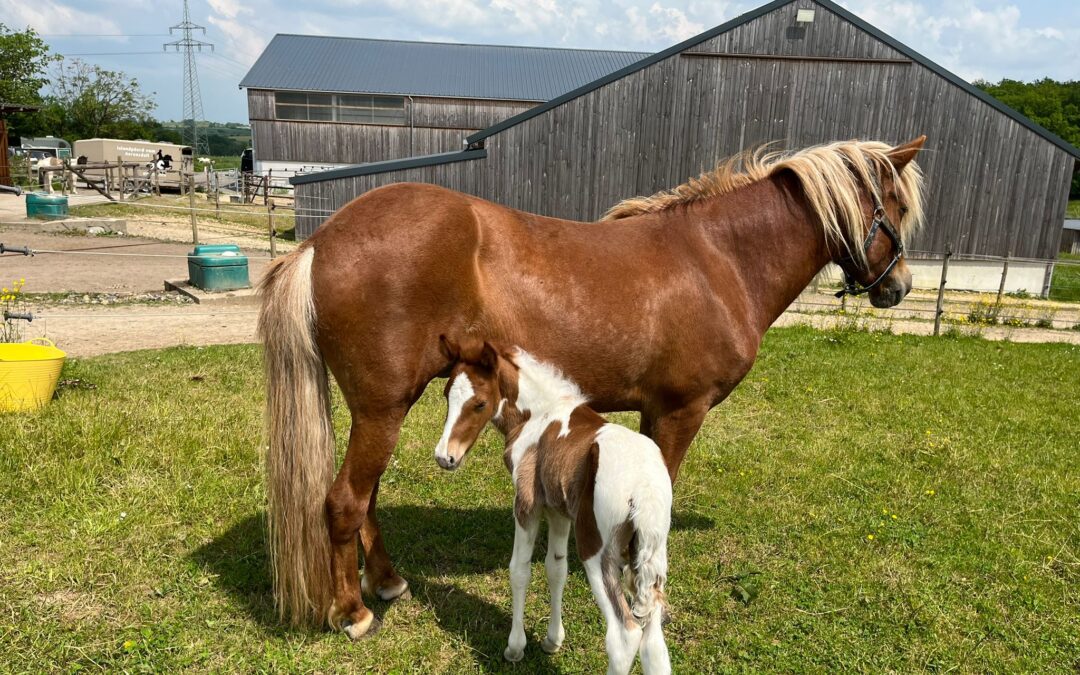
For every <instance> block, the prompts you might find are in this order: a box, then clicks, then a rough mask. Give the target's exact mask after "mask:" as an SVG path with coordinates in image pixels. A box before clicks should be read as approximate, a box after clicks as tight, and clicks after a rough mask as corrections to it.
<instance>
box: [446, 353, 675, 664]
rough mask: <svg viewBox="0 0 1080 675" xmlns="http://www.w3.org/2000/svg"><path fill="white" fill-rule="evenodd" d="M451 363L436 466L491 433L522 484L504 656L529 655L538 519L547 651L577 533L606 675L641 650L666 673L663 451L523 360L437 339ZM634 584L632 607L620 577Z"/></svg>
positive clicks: (544, 367)
mask: <svg viewBox="0 0 1080 675" xmlns="http://www.w3.org/2000/svg"><path fill="white" fill-rule="evenodd" d="M440 341H441V345H442V349H443V351H444V353H445V355H446V356H447V357H448V358H449V359H450V360H451V361H453V362H454V363H455V365H454V367H453V370H452V372H451V374H450V378H449V380H448V381H447V385H446V391H445V394H446V398H447V399H448V402H449V410H448V412H447V417H446V426H445V428H444V430H443V435H442V438H441V439H440V440H439V444H438V445H437V446H436V448H435V458H436V460H437V461H438V462H439V465H440V466H442V467H443V468H444V469H456V468H457V467H459V466H461V463H462V461H463V460H464V458H465V453H467V452H468V451H469V449H470V448H471V447H472V446H473V444H474V443H475V442H476V439H477V437H478V436H479V435H480V432H481V430H482V429H483V428H484V425H485V424H487V422H488V421H491V422H492V423H493V424H494V425H495V427H496V428H498V430H499V431H501V432H502V434H503V435H504V436H505V437H506V451H505V455H504V460H505V462H506V467H507V468H508V469H509V470H510V473H511V475H512V476H513V480H514V490H515V498H514V520H515V523H514V525H515V529H514V553H513V557H512V558H511V560H510V587H511V590H512V594H513V604H514V614H513V626H512V627H511V629H510V638H509V640H508V642H507V647H506V651H505V652H504V653H503V655H504V656H505V657H506V659H507V660H508V661H518V660H520V659H521V658H522V656H524V652H525V626H524V613H525V591H526V589H527V588H528V585H529V577H530V574H531V565H530V561H531V558H532V552H533V544H534V543H535V541H536V533H537V530H538V528H539V525H540V518H541V516H542V515H546V516H547V520H548V551H547V560H546V570H547V579H548V587H549V589H550V591H551V619H550V621H549V622H548V631H547V637H546V638H544V640H543V642H542V643H541V648H542V649H543V650H544V651H545V652H548V653H549V654H550V653H553V652H555V651H556V650H558V649H559V647H560V646H562V642H563V635H564V633H563V626H562V593H563V587H564V586H565V584H566V549H567V540H568V538H569V536H570V524H571V523H572V522H573V523H574V525H575V526H576V528H577V548H578V554H579V555H580V556H581V560H582V563H583V564H584V567H585V573H586V576H588V578H589V585H590V586H591V587H592V592H593V596H594V597H595V598H596V602H597V604H598V605H599V606H600V611H601V612H602V613H603V615H604V619H605V621H606V622H607V635H606V638H605V644H606V647H607V654H608V672H609V673H626V672H628V671H629V670H630V667H631V666H632V665H633V663H634V657H635V656H636V655H637V653H638V650H639V648H640V651H641V664H642V669H643V670H644V672H645V673H649V674H651V673H668V672H670V671H671V663H670V661H669V658H668V653H667V646H666V645H665V644H664V635H663V632H662V627H661V616H662V612H663V606H664V582H665V579H666V577H667V534H668V529H669V527H670V524H671V482H670V479H669V477H668V471H667V467H666V466H665V465H664V461H663V458H662V457H661V454H660V449H659V448H658V447H657V446H656V444H655V443H653V442H652V441H651V440H650V439H648V438H647V437H645V436H643V435H641V434H638V433H635V432H633V431H630V430H629V429H627V428H626V427H622V426H619V425H617V424H608V423H607V422H605V421H604V418H602V417H600V415H598V414H597V413H596V412H594V411H593V410H592V409H591V408H589V407H588V406H587V405H586V401H585V397H584V396H583V395H582V393H581V391H580V390H579V389H578V387H577V385H575V384H574V383H573V382H571V381H570V380H569V379H567V378H566V377H564V376H563V375H562V374H561V373H560V372H559V371H558V370H557V369H555V368H554V367H552V366H551V365H548V364H546V363H542V362H540V361H538V360H537V359H536V358H534V357H533V356H532V355H530V354H529V353H527V352H525V351H524V350H522V349H519V348H514V349H510V350H505V351H501V352H500V351H499V350H497V349H496V348H494V347H493V346H492V345H491V344H490V343H486V342H485V343H480V342H479V341H473V342H469V343H462V345H460V346H459V345H457V344H454V343H453V342H451V341H449V340H447V339H446V338H445V337H443V338H440ZM624 566H627V567H628V569H629V576H630V579H631V581H630V584H629V586H630V589H631V591H630V594H631V596H632V601H631V602H630V603H629V604H628V603H627V598H626V595H625V593H624V591H623V586H622V583H621V582H622V576H623V568H624Z"/></svg>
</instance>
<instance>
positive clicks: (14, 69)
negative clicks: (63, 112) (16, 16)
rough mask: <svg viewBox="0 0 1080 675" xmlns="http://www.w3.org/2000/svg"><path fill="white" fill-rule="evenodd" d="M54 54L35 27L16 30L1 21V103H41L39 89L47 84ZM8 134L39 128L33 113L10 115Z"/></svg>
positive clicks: (29, 131)
mask: <svg viewBox="0 0 1080 675" xmlns="http://www.w3.org/2000/svg"><path fill="white" fill-rule="evenodd" d="M54 58H55V57H53V56H50V55H49V47H48V46H47V45H46V44H45V41H44V40H42V39H41V38H40V37H38V34H37V33H36V32H34V29H32V28H27V29H26V30H24V31H22V32H15V31H12V30H11V29H9V28H8V27H7V26H5V25H4V24H2V23H0V103H16V104H21V105H41V102H42V99H41V88H42V87H44V86H45V85H46V84H48V83H49V80H48V77H47V75H48V69H49V64H50V63H51V62H52V61H53V60H54ZM10 122H11V129H10V132H9V134H10V136H11V137H12V139H15V138H18V137H19V136H29V135H32V134H34V133H36V132H37V131H38V127H39V124H38V118H37V116H36V115H35V114H33V113H24V114H19V115H13V116H12V118H11V120H10Z"/></svg>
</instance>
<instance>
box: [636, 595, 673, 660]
mask: <svg viewBox="0 0 1080 675" xmlns="http://www.w3.org/2000/svg"><path fill="white" fill-rule="evenodd" d="M641 671H642V672H643V673H644V674H645V675H667V673H670V672H671V657H670V656H668V649H667V644H665V643H664V610H663V609H662V608H660V607H657V608H656V609H654V610H653V613H652V616H650V617H649V622H648V623H647V624H645V629H644V632H643V634H642V637H641Z"/></svg>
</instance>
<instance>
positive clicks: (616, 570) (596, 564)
mask: <svg viewBox="0 0 1080 675" xmlns="http://www.w3.org/2000/svg"><path fill="white" fill-rule="evenodd" d="M607 545H608V546H610V545H611V543H610V542H608V544H607ZM615 558H617V556H614V555H611V554H610V553H604V552H601V553H597V554H596V555H594V556H593V557H591V558H589V559H588V560H584V561H582V562H583V566H584V567H585V576H586V577H588V579H589V586H591V587H592V592H593V598H594V599H595V600H596V604H597V606H599V607H600V613H601V614H603V616H604V623H605V624H607V634H606V635H605V637H604V647H605V648H606V650H607V656H608V669H607V672H608V675H622V674H624V673H629V672H630V667H631V666H633V665H634V659H635V658H636V657H637V653H638V648H639V647H640V645H641V627H639V626H638V625H637V623H636V622H635V621H634V620H633V617H632V615H631V614H630V608H629V607H628V606H627V604H626V599H625V597H623V590H622V584H621V577H622V566H621V565H620V564H616V562H615Z"/></svg>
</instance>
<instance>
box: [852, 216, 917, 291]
mask: <svg viewBox="0 0 1080 675" xmlns="http://www.w3.org/2000/svg"><path fill="white" fill-rule="evenodd" d="M878 230H881V231H882V232H884V233H885V236H887V237H888V238H889V239H890V240H891V241H892V245H893V258H892V261H891V262H889V266H888V267H886V268H885V271H884V272H882V273H881V274H879V275H878V277H877V279H874V281H873V282H872V283H871V284H870V285H868V286H862V285H860V284H859V282H858V281H856V280H855V277H853V276H852V275H851V272H849V271H848V268H847V265H845V263H847V264H857V263H856V261H855V257H854V256H852V255H850V254H849V255H846V256H844V257H843V258H840V259H839V260H837V261H836V264H837V265H840V268H841V269H842V270H844V287H843V288H841V289H840V290H839V291H837V293H836V297H838V298H842V297H844V296H845V295H862V294H863V293H869V292H870V291H872V290H874V289H875V288H877V286H878V285H879V284H880V283H881V282H882V281H884V280H885V277H887V276H889V272H892V271H893V268H894V267H896V263H898V262H900V258H901V256H903V255H904V242H903V241H902V240H901V239H900V235H898V234H897V233H896V230H895V229H893V226H892V223H890V222H889V217H888V216H887V215H885V208H884V207H882V206H881V203H880V202H876V201H875V204H874V222H873V223H872V224H871V225H870V231H869V232H867V233H866V241H864V242H863V256H864V257H865V255H866V254H867V253H869V252H870V247H871V246H873V245H874V239H875V238H876V237H877V233H878ZM866 271H867V272H869V271H870V269H869V264H868V265H867V270H866Z"/></svg>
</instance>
